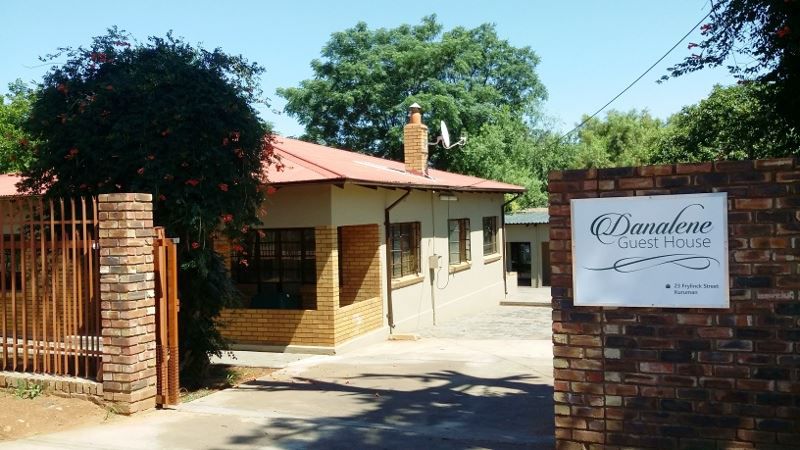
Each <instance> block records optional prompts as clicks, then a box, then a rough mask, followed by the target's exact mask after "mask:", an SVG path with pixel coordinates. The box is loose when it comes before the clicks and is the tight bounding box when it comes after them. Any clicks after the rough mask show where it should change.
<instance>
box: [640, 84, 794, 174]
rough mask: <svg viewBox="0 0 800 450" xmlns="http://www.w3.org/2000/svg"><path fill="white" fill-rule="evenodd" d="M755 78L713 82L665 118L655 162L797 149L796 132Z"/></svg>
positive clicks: (785, 152) (744, 156)
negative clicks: (731, 83)
mask: <svg viewBox="0 0 800 450" xmlns="http://www.w3.org/2000/svg"><path fill="white" fill-rule="evenodd" d="M765 89H768V88H767V87H765V86H764V85H761V84H758V83H752V84H744V85H737V86H728V87H721V86H715V87H714V89H713V91H712V92H711V94H710V95H709V96H708V98H706V99H704V100H701V101H700V102H699V103H698V104H696V105H691V106H687V107H685V108H683V109H682V110H681V111H680V112H679V113H677V114H674V115H673V116H672V117H670V119H669V121H668V125H667V127H666V129H665V132H664V136H663V138H662V141H661V142H660V144H659V149H658V151H656V152H655V153H654V154H653V160H654V162H660V163H673V162H698V161H710V160H720V159H757V158H769V157H777V156H783V155H790V154H795V155H798V154H800V135H798V133H797V132H795V131H793V130H792V128H791V127H790V126H788V124H787V123H786V120H785V119H784V118H783V117H782V116H780V115H779V114H777V112H776V111H775V106H774V105H773V104H772V103H770V102H769V101H767V100H766V98H765V95H764V94H763V91H764V90H765Z"/></svg>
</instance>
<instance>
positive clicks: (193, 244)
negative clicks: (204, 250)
mask: <svg viewBox="0 0 800 450" xmlns="http://www.w3.org/2000/svg"><path fill="white" fill-rule="evenodd" d="M192 248H193V249H195V250H196V249H198V248H200V244H199V243H197V242H192Z"/></svg>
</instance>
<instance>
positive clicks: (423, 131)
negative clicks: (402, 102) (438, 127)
mask: <svg viewBox="0 0 800 450" xmlns="http://www.w3.org/2000/svg"><path fill="white" fill-rule="evenodd" d="M403 159H404V160H405V163H406V172H411V173H416V174H418V175H425V174H427V173H428V127H427V126H425V124H423V123H422V107H420V106H419V105H418V104H416V103H414V104H413V105H411V106H410V107H409V108H408V123H407V124H406V126H405V127H404V128H403Z"/></svg>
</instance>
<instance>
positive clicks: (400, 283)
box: [392, 275, 425, 290]
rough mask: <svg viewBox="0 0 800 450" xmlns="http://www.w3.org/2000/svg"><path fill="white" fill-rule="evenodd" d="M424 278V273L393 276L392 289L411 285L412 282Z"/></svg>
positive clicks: (420, 280)
mask: <svg viewBox="0 0 800 450" xmlns="http://www.w3.org/2000/svg"><path fill="white" fill-rule="evenodd" d="M424 279H425V276H424V275H406V276H404V277H402V278H395V279H393V280H392V290H394V289H400V288H404V287H406V286H411V285H412V284H417V283H422V280H424Z"/></svg>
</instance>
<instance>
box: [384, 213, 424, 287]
mask: <svg viewBox="0 0 800 450" xmlns="http://www.w3.org/2000/svg"><path fill="white" fill-rule="evenodd" d="M420 227H421V226H420V222H394V223H391V224H389V245H390V247H389V254H390V258H389V261H388V263H389V273H391V276H392V280H397V279H400V278H404V277H410V276H419V274H420V273H422V261H421V247H422V237H421V233H420ZM403 236H409V238H408V240H407V242H405V244H406V245H405V248H404V245H403V244H404V240H403ZM395 242H397V244H399V247H400V248H399V249H395ZM396 252H399V253H400V270H399V273H395V268H396V267H397V265H396V264H395V253H396ZM407 260H410V262H409V264H405V263H406V261H407Z"/></svg>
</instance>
